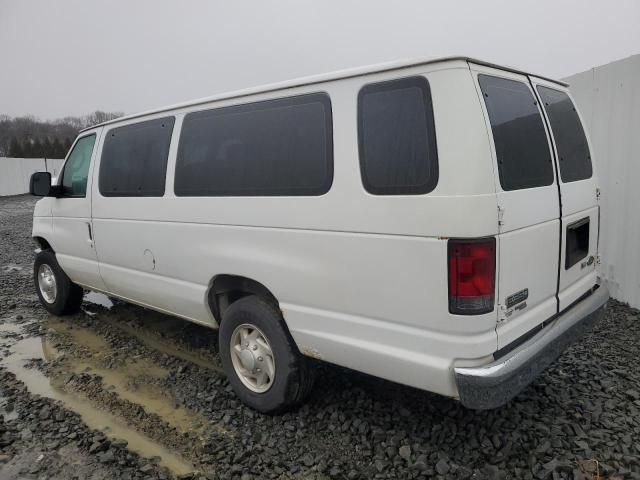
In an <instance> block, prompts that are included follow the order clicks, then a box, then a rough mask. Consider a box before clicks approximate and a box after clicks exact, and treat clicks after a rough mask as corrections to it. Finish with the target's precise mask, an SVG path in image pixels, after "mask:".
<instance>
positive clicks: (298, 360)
mask: <svg viewBox="0 0 640 480" xmlns="http://www.w3.org/2000/svg"><path fill="white" fill-rule="evenodd" d="M243 324H250V325H254V326H256V327H258V329H260V331H261V332H262V333H263V335H264V336H265V338H266V339H267V341H268V342H269V345H270V346H271V350H272V352H273V357H274V360H275V379H274V380H273V383H272V384H271V387H270V388H269V389H268V390H267V391H266V392H263V393H257V392H254V391H252V390H250V389H249V388H247V386H246V385H244V383H243V382H242V380H240V378H239V376H238V374H237V373H236V370H235V368H234V366H233V362H232V359H231V351H230V350H231V338H232V335H233V332H234V331H235V329H236V328H237V327H238V326H240V325H243ZM219 342H220V357H221V361H222V366H223V368H224V371H225V373H226V374H227V378H228V380H229V383H230V384H231V386H232V387H233V390H234V391H235V393H236V395H237V396H238V397H239V398H240V400H242V402H243V403H244V404H246V405H248V406H249V407H251V408H253V409H255V410H257V411H259V412H262V413H268V414H276V413H282V412H285V411H288V410H291V409H293V408H295V407H297V406H299V405H300V404H301V403H302V402H303V401H304V400H305V398H306V397H307V395H308V394H309V392H310V391H311V388H312V387H313V381H314V374H313V373H314V372H313V368H312V365H311V363H310V361H309V359H307V358H306V357H304V356H303V355H301V354H300V352H299V351H298V347H297V346H296V344H295V342H294V341H293V338H292V337H291V334H290V333H289V331H288V329H287V327H286V325H285V323H284V320H283V318H282V314H281V313H280V311H279V310H278V309H277V308H276V307H275V306H274V305H272V304H271V303H269V302H267V301H266V300H264V299H262V298H260V297H257V296H255V295H250V296H247V297H243V298H241V299H240V300H238V301H236V302H234V303H232V304H231V305H230V306H229V308H227V310H226V311H225V312H224V315H223V318H222V322H221V324H220V334H219Z"/></svg>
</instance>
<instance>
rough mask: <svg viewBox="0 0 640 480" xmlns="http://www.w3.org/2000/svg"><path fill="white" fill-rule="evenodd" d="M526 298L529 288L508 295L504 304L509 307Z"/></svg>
mask: <svg viewBox="0 0 640 480" xmlns="http://www.w3.org/2000/svg"><path fill="white" fill-rule="evenodd" d="M527 298H529V289H528V288H525V289H524V290H520V291H519V292H516V293H514V294H513V295H509V296H508V297H507V298H506V300H505V305H506V306H507V308H511V307H513V306H514V305H517V304H519V303H520V302H524V301H525V300H526V299H527ZM525 306H526V305H525ZM523 308H524V307H523ZM518 310H519V309H518Z"/></svg>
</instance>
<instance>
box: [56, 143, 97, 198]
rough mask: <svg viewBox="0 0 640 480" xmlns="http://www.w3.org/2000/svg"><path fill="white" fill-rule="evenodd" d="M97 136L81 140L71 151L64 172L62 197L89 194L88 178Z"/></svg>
mask: <svg viewBox="0 0 640 480" xmlns="http://www.w3.org/2000/svg"><path fill="white" fill-rule="evenodd" d="M95 142H96V136H95V135H88V136H86V137H82V138H81V139H79V140H78V141H77V142H76V144H75V145H74V147H73V150H71V153H70V154H69V157H68V158H67V161H66V163H65V165H64V171H63V172H62V195H63V196H65V197H84V196H86V194H87V178H88V176H89V166H90V165H91V154H92V153H93V144H94V143H95Z"/></svg>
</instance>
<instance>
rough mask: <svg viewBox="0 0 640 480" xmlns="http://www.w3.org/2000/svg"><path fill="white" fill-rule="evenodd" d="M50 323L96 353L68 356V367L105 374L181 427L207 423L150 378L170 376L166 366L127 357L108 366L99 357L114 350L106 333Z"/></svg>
mask: <svg viewBox="0 0 640 480" xmlns="http://www.w3.org/2000/svg"><path fill="white" fill-rule="evenodd" d="M48 326H49V328H51V329H53V330H55V331H56V332H58V333H62V334H68V335H70V336H71V337H72V338H73V341H74V343H76V344H78V345H80V346H82V347H85V348H87V349H88V350H90V351H91V352H93V353H94V355H93V356H92V357H90V358H82V359H77V358H73V357H72V356H66V357H65V362H66V363H67V364H68V370H70V371H73V372H75V373H77V374H79V373H92V374H95V375H98V376H100V377H102V383H103V385H104V387H105V389H109V387H111V390H113V391H115V393H116V394H117V395H118V396H119V397H121V398H123V399H125V400H128V401H130V402H132V403H136V404H138V405H142V406H143V407H144V409H145V411H147V412H148V413H155V414H157V415H158V416H160V417H161V418H162V419H163V420H164V421H165V422H167V423H168V424H170V425H171V426H173V427H175V428H176V429H177V430H178V431H181V432H186V431H193V430H194V429H196V428H197V427H198V426H200V425H203V424H204V423H205V420H204V419H203V418H201V417H200V416H199V415H196V414H195V413H192V412H189V411H188V410H186V409H185V408H182V407H176V405H175V403H174V402H173V401H172V400H171V399H170V398H169V397H168V396H167V395H166V393H164V392H162V391H161V390H159V389H158V388H157V387H155V386H153V385H150V384H149V379H152V380H153V379H158V380H160V379H164V378H166V377H167V376H168V375H169V372H168V371H167V370H166V369H165V368H162V367H160V366H158V365H155V364H153V363H151V362H150V361H148V360H144V359H135V358H127V359H126V360H125V363H124V365H116V366H114V367H113V368H104V367H103V366H101V365H100V364H99V360H100V358H104V356H105V355H109V354H110V353H112V350H111V348H110V347H109V345H108V343H107V342H106V341H105V340H104V339H103V338H102V337H100V336H98V335H96V334H95V333H94V332H92V331H90V330H88V329H86V328H82V327H78V326H75V325H71V324H69V323H66V322H63V321H55V322H50V323H49V325H48ZM47 344H48V342H46V341H44V342H43V346H46V345H47Z"/></svg>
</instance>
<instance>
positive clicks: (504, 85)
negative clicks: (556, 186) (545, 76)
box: [478, 75, 553, 190]
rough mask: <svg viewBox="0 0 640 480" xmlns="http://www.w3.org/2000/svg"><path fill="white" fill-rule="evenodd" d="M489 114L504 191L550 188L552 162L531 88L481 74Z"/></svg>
mask: <svg viewBox="0 0 640 480" xmlns="http://www.w3.org/2000/svg"><path fill="white" fill-rule="evenodd" d="M478 81H479V83H480V89H481V90H482V95H483V96H484V101H485V104H486V106H487V112H488V113H489V120H490V122H491V131H492V132H493V142H494V144H495V148H496V155H497V159H498V174H499V177H500V185H502V189H503V190H519V189H523V188H534V187H542V186H546V185H551V184H552V183H553V163H552V158H551V151H550V150H549V141H548V140H547V136H546V134H545V129H544V124H543V122H542V116H541V115H540V111H539V110H538V107H537V102H536V100H535V98H534V96H533V93H532V92H531V90H530V89H529V87H528V86H527V85H526V84H524V83H523V82H519V81H516V80H508V79H506V78H499V77H492V76H489V75H478Z"/></svg>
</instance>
